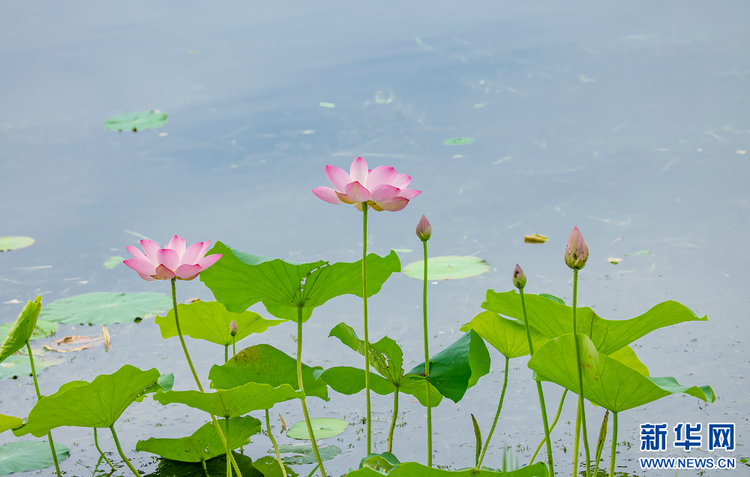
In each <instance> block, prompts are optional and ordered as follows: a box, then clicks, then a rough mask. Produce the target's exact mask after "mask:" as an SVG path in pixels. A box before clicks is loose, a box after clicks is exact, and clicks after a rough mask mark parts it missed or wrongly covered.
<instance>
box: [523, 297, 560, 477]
mask: <svg viewBox="0 0 750 477" xmlns="http://www.w3.org/2000/svg"><path fill="white" fill-rule="evenodd" d="M518 291H519V292H520V293H521V308H523V321H524V323H525V325H526V339H527V340H528V342H529V355H530V356H534V343H533V342H532V340H531V322H530V321H529V317H528V315H527V314H526V299H525V298H524V296H523V288H519V289H518ZM535 381H536V380H535ZM536 391H537V394H538V395H539V407H541V408H542V423H543V424H544V438H545V440H546V441H547V462H548V463H549V473H550V475H552V477H554V476H555V465H554V463H553V459H552V439H550V437H549V422H548V421H547V404H546V402H545V400H544V390H542V383H541V382H540V381H536Z"/></svg>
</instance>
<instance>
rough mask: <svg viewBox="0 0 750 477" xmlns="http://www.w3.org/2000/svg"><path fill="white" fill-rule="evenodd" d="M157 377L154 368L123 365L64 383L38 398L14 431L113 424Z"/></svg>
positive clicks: (38, 434) (41, 431)
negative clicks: (85, 378)
mask: <svg viewBox="0 0 750 477" xmlns="http://www.w3.org/2000/svg"><path fill="white" fill-rule="evenodd" d="M158 380H159V371H157V370H156V368H151V369H149V370H148V371H141V370H140V369H138V368H136V367H134V366H131V365H129V364H126V365H124V366H123V367H122V368H120V369H118V370H117V371H116V372H114V373H113V374H100V375H99V376H97V377H96V378H95V379H94V380H93V381H92V382H91V383H85V382H84V381H74V382H73V383H71V384H68V385H63V386H62V387H61V388H60V390H59V391H58V392H56V393H55V394H53V395H51V396H47V397H43V398H42V399H40V400H39V402H37V403H36V405H35V406H34V407H33V408H32V409H31V412H30V413H29V417H28V419H27V420H26V424H25V425H24V426H23V427H21V428H19V429H17V430H14V431H13V433H14V434H15V435H16V436H22V435H25V434H33V435H34V436H36V437H41V436H43V435H45V434H46V433H47V432H49V431H50V430H52V429H54V428H56V427H61V426H75V427H99V428H102V427H109V426H112V425H114V423H115V421H117V419H118V418H119V417H120V415H121V414H122V413H123V412H124V411H125V409H126V408H127V407H128V406H129V405H130V404H131V403H132V402H133V400H135V398H136V397H137V396H138V395H139V394H140V393H141V392H143V390H144V389H147V388H148V387H149V386H151V385H152V384H154V383H156V382H157V381H158ZM84 383H85V384H84Z"/></svg>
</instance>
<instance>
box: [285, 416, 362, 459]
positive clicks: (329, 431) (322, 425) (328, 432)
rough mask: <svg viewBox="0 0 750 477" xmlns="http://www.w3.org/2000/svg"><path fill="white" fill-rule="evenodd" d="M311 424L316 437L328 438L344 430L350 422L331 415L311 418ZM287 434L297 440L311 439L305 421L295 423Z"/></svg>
mask: <svg viewBox="0 0 750 477" xmlns="http://www.w3.org/2000/svg"><path fill="white" fill-rule="evenodd" d="M310 425H311V426H312V430H313V434H315V439H326V438H328V437H336V436H338V435H339V434H341V433H342V432H344V431H345V430H346V428H347V427H348V426H349V423H348V422H346V421H344V420H341V419H333V418H330V417H314V418H312V419H310ZM286 436H287V437H291V438H292V439H297V440H310V433H309V432H307V423H306V422H305V421H299V422H297V423H295V424H294V425H293V426H292V428H291V429H289V431H288V432H287V433H286ZM339 451H340V450H339Z"/></svg>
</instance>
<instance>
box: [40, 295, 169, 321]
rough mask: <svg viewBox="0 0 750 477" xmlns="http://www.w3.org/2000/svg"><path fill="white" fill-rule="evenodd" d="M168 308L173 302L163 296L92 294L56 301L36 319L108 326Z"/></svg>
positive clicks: (43, 309) (46, 307) (154, 313)
mask: <svg viewBox="0 0 750 477" xmlns="http://www.w3.org/2000/svg"><path fill="white" fill-rule="evenodd" d="M171 306H172V300H171V299H170V298H169V297H168V296H167V295H164V294H162V293H109V292H94V293H85V294H83V295H76V296H72V297H69V298H62V299H60V300H57V301H56V302H54V303H51V304H49V305H47V306H45V307H44V308H42V312H41V314H40V315H39V316H41V317H42V318H44V319H45V320H49V321H56V322H58V323H68V324H75V323H91V324H94V325H109V324H114V323H128V322H132V321H134V320H135V319H136V318H143V317H145V316H148V315H156V314H157V313H161V312H163V311H166V310H168V309H169V308H170V307H171Z"/></svg>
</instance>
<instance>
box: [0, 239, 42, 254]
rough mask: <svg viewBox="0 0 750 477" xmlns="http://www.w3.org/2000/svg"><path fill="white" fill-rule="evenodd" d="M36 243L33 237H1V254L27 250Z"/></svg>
mask: <svg viewBox="0 0 750 477" xmlns="http://www.w3.org/2000/svg"><path fill="white" fill-rule="evenodd" d="M33 243H34V239H33V238H31V237H0V252H9V251H10V250H18V249H19V248H26V247H28V246H29V245H31V244H33Z"/></svg>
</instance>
